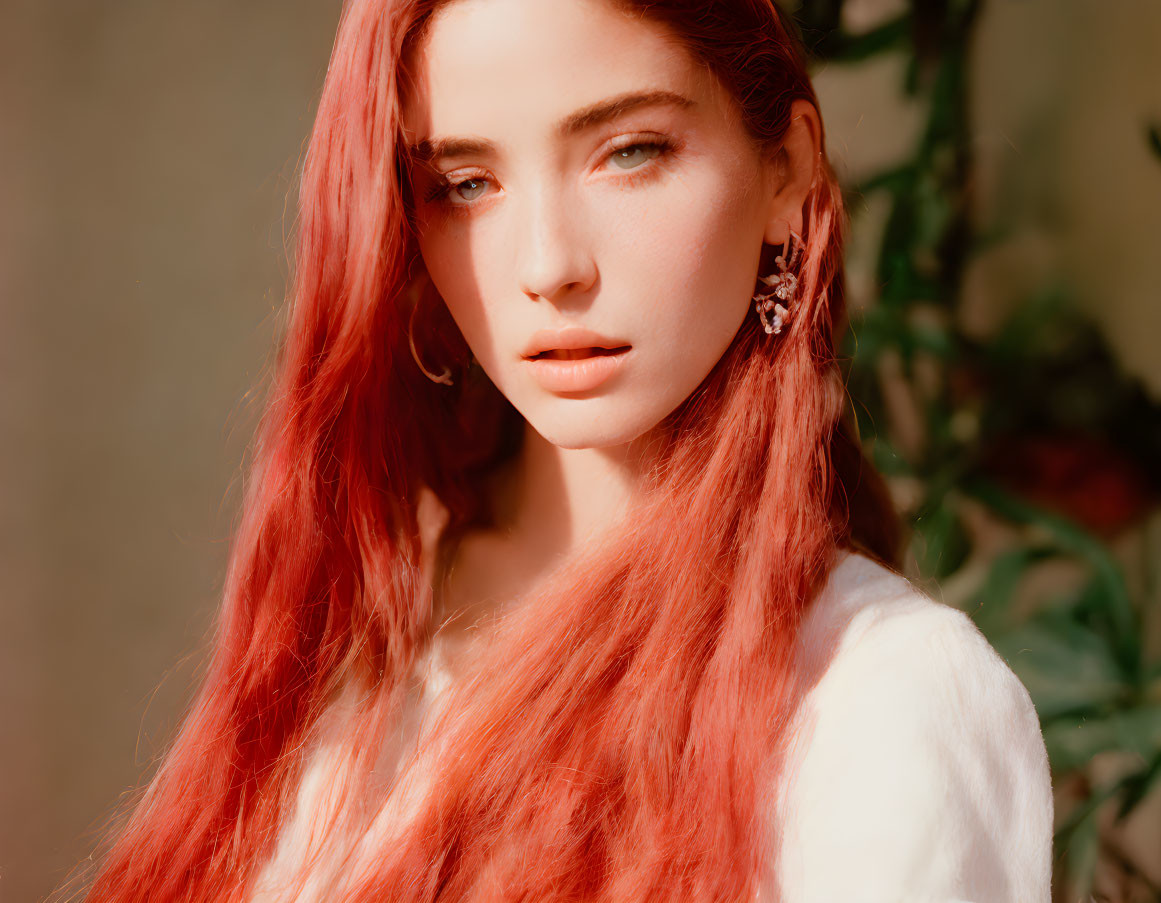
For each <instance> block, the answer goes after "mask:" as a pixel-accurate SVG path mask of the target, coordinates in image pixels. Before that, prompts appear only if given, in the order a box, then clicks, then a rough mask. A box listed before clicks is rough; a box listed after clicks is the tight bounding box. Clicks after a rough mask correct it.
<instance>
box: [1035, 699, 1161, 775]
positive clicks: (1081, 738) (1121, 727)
mask: <svg viewBox="0 0 1161 903" xmlns="http://www.w3.org/2000/svg"><path fill="white" fill-rule="evenodd" d="M1044 744H1045V746H1047V747H1048V757H1049V759H1051V761H1052V767H1053V768H1054V769H1057V770H1059V771H1071V770H1073V769H1075V768H1081V767H1083V766H1084V765H1086V764H1088V762H1089V760H1091V759H1092V757H1093V756H1095V755H1097V754H1098V753H1102V752H1107V751H1109V750H1116V751H1119V752H1129V753H1136V754H1138V755H1140V756H1141V757H1142V759H1143V760H1144V761H1146V762H1148V761H1150V760H1154V759H1157V760H1158V761H1161V705H1149V706H1143V707H1141V708H1136V709H1125V710H1122V711H1115V712H1112V713H1110V714H1108V715H1103V716H1102V715H1096V716H1090V717H1079V716H1071V717H1065V718H1058V719H1056V720H1055V721H1053V722H1052V723H1051V724H1049V725H1047V726H1046V727H1045V728H1044ZM1154 767H1156V762H1154ZM1147 770H1148V769H1146V771H1147Z"/></svg>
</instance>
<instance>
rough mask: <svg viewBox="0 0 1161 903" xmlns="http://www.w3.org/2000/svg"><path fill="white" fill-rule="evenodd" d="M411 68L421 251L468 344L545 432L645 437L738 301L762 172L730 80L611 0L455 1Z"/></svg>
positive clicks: (609, 440) (750, 280) (604, 439)
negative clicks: (421, 159) (419, 158)
mask: <svg viewBox="0 0 1161 903" xmlns="http://www.w3.org/2000/svg"><path fill="white" fill-rule="evenodd" d="M413 66H414V68H413V73H414V78H415V91H414V94H413V95H412V96H411V97H409V98H407V99H406V103H405V113H404V122H403V127H404V131H405V134H406V137H407V140H408V143H409V144H412V145H414V146H418V147H419V149H420V153H421V154H423V155H426V156H427V160H426V162H425V163H424V164H423V165H421V166H418V167H417V169H416V171H415V173H414V180H415V181H414V187H415V193H414V194H415V216H416V223H417V228H418V236H419V247H420V252H421V254H422V257H423V261H424V264H425V265H426V269H427V273H428V275H429V276H430V278H431V281H432V283H433V285H434V286H435V288H436V290H437V291H438V292H439V294H440V295H441V296H442V297H443V299H444V301H445V302H446V304H447V306H448V309H449V311H450V313H451V315H452V317H453V318H454V319H455V321H456V323H457V325H458V326H459V328H460V330H461V332H462V333H463V336H464V338H465V340H466V341H467V343H468V345H469V346H470V347H471V349H472V352H473V354H474V355H475V357H476V359H477V360H478V361H479V363H480V365H481V367H482V368H483V369H484V371H485V373H487V375H488V377H489V378H490V379H491V380H492V381H493V382H494V383H495V384H496V386H497V387H498V388H499V389H500V391H501V392H503V393H504V395H505V396H506V397H507V398H508V399H509V400H510V401H511V403H512V404H513V406H514V407H516V409H517V410H519V411H520V412H521V413H522V414H523V415H524V417H525V419H527V420H528V421H529V423H530V424H531V425H532V426H533V427H534V428H535V429H536V430H537V431H538V432H539V433H540V434H541V435H542V436H544V437H545V438H546V439H548V440H549V441H550V442H553V443H555V444H556V445H558V446H561V447H565V448H584V447H598V446H610V445H616V444H620V443H623V442H628V441H630V440H632V439H635V438H637V437H638V436H640V435H641V434H642V433H644V432H646V431H648V430H649V429H651V428H652V427H654V426H655V425H656V424H657V423H658V422H659V421H660V420H661V419H662V418H664V417H665V416H666V415H668V414H669V413H670V412H671V411H673V410H674V408H676V407H677V406H678V405H679V404H680V403H681V402H682V401H684V400H685V399H686V398H687V397H688V396H689V395H690V393H691V392H692V391H693V390H694V389H695V388H696V387H697V386H698V384H699V383H700V382H701V381H702V379H703V378H704V377H705V376H706V374H708V373H709V371H710V370H711V368H712V367H713V366H714V364H715V363H717V361H718V360H719V359H720V358H721V356H722V354H723V352H724V351H725V349H726V347H727V346H728V345H729V343H730V341H731V340H732V339H733V337H734V335H735V334H736V333H737V330H738V328H739V327H740V326H741V324H742V321H743V318H744V317H745V316H747V313H748V312H749V311H750V307H751V302H750V299H751V295H752V294H753V292H754V288H755V280H756V278H757V269H758V259H759V253H760V251H761V247H762V242H763V239H764V234H765V231H766V229H767V226H768V218H769V209H770V202H769V197H770V194H769V192H770V191H771V190H772V188H773V187H774V186H772V185H771V184H770V182H771V181H772V180H771V178H770V173H769V172H768V165H769V164H767V163H764V162H763V160H762V158H761V157H760V155H759V152H758V150H757V148H756V147H755V146H754V145H753V144H752V142H751V141H750V140H749V139H748V137H747V135H746V134H745V132H744V131H743V127H742V124H741V122H740V120H739V119H738V118H737V113H736V108H735V106H734V103H733V101H732V99H731V98H730V97H729V96H728V94H727V93H726V92H725V90H724V89H723V88H722V87H721V86H720V84H718V82H717V81H716V79H714V78H712V76H711V75H710V74H709V73H708V72H707V71H706V70H705V69H704V68H703V67H699V66H698V65H697V64H696V63H695V61H694V60H693V59H692V58H691V57H690V56H689V54H688V52H687V51H686V50H685V49H684V48H683V47H682V46H681V45H680V44H679V43H678V42H677V41H676V39H674V38H672V37H671V36H669V35H668V33H667V32H666V31H665V30H663V29H661V28H660V27H659V26H657V25H656V24H654V23H651V22H648V21H645V20H640V19H633V18H630V17H629V16H627V15H625V14H624V13H623V12H621V11H619V10H617V9H616V8H615V7H614V6H613V5H612V4H610V3H608V2H606V0H457V2H454V3H452V4H451V5H449V6H446V7H443V8H442V9H441V10H440V11H439V12H438V13H437V14H436V15H435V17H434V19H433V21H432V22H431V23H430V29H429V31H428V32H427V35H426V36H425V38H424V40H423V41H422V42H421V44H420V45H419V46H417V48H416V53H415V57H414V60H413ZM566 327H567V328H569V329H577V328H583V329H585V330H591V331H592V332H593V333H596V334H598V335H599V336H601V337H602V339H597V338H594V337H592V336H585V335H579V336H578V335H575V334H574V336H573V338H572V340H571V341H570V340H569V339H568V337H567V336H566V337H565V338H564V339H561V338H559V337H555V338H554V337H553V336H551V335H549V336H548V337H547V338H546V339H545V340H544V341H543V342H538V338H537V333H538V332H540V331H541V330H557V329H565V328H566ZM415 340H416V344H417V346H418V347H419V348H420V349H422V347H423V337H422V336H416V337H415ZM598 343H599V344H602V345H606V346H619V347H623V348H625V349H626V350H623V351H621V352H620V353H617V354H602V353H594V352H592V351H591V350H590V351H585V350H581V351H575V350H574V351H573V352H571V354H580V355H583V356H584V357H585V358H586V359H584V360H563V359H559V358H563V357H564V356H565V355H564V354H563V353H562V352H559V351H558V352H556V353H555V354H550V355H549V357H555V358H558V359H555V360H552V359H547V360H546V359H544V358H541V359H535V360H530V359H529V358H528V354H529V353H530V352H532V351H535V350H536V349H537V347H547V348H558V349H559V348H562V347H568V346H573V345H576V346H594V345H596V344H598Z"/></svg>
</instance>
